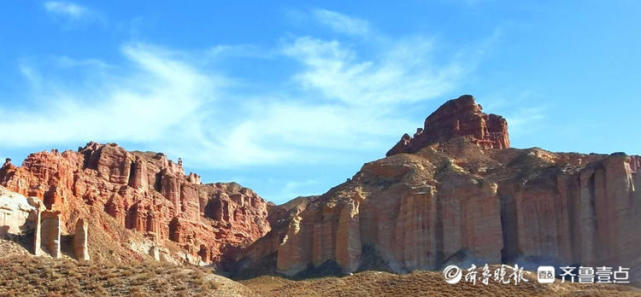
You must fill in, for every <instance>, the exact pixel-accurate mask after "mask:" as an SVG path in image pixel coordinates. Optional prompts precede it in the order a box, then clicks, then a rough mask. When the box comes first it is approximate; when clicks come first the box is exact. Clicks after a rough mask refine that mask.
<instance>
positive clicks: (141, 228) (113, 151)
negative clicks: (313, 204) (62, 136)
mask: <svg viewBox="0 0 641 297" xmlns="http://www.w3.org/2000/svg"><path fill="white" fill-rule="evenodd" d="M0 184H1V185H3V186H5V187H7V188H8V189H9V190H12V191H15V192H17V193H20V194H22V195H25V196H35V197H38V198H40V199H42V201H43V202H44V204H45V206H46V207H47V208H48V209H53V210H57V211H60V213H61V214H60V216H61V221H62V226H61V228H62V230H63V232H64V233H73V230H74V229H75V227H76V223H77V221H78V220H79V218H88V219H89V220H90V222H89V224H90V225H91V226H96V228H99V229H100V228H101V227H102V228H101V229H102V231H104V232H105V233H106V234H108V235H109V236H111V237H113V241H114V242H115V243H116V244H117V245H126V242H127V241H130V240H133V239H132V238H134V237H135V236H134V237H131V236H128V235H126V234H129V233H127V232H124V230H131V231H134V232H133V233H135V234H139V235H143V236H144V237H145V238H147V239H146V240H148V241H151V242H153V244H154V245H157V246H168V247H177V248H178V250H177V252H181V253H183V254H185V255H190V256H193V257H194V258H195V259H198V258H201V256H203V255H204V256H203V257H202V258H201V260H202V261H204V262H208V263H211V262H217V261H219V260H220V257H221V252H222V250H223V248H224V247H225V246H228V245H231V246H244V245H246V244H249V243H251V242H253V241H255V240H256V239H258V238H259V237H261V236H262V235H264V234H265V233H266V232H268V231H269V230H270V226H269V223H268V222H267V203H266V202H265V201H264V200H263V199H262V198H260V197H259V196H258V195H257V194H256V193H254V192H253V191H251V190H250V189H247V188H244V187H241V186H240V185H238V184H235V183H227V184H225V183H216V184H201V182H200V177H199V176H198V175H196V174H193V173H190V174H189V175H185V174H184V171H183V168H182V164H181V161H179V162H178V163H174V162H172V161H171V160H168V159H167V157H166V156H165V155H164V154H161V153H151V152H136V151H135V152H128V151H126V150H125V149H123V148H122V147H119V146H118V145H116V144H105V145H103V144H98V143H95V142H90V143H88V144H87V145H86V146H85V147H83V148H79V149H78V151H77V152H74V151H65V152H62V153H59V152H58V151H57V150H52V151H51V152H40V153H35V154H31V155H29V156H28V157H27V158H26V159H25V160H24V162H23V164H22V166H21V167H16V166H14V165H12V164H11V162H10V161H8V162H6V163H5V164H4V165H3V166H2V168H0ZM111 222H113V224H112V223H111ZM92 228H94V227H92ZM92 233H93V231H92ZM123 234H124V235H123ZM91 236H92V235H91V234H90V237H91ZM123 236H124V237H123ZM132 236H133V235H132ZM127 238H129V239H127ZM105 241H106V242H107V241H109V240H105ZM92 246H96V245H94V244H92ZM172 249H173V250H174V251H176V248H172Z"/></svg>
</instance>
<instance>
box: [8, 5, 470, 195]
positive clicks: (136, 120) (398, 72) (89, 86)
mask: <svg viewBox="0 0 641 297" xmlns="http://www.w3.org/2000/svg"><path fill="white" fill-rule="evenodd" d="M72 11H73V9H72ZM315 15H317V16H318V21H319V22H321V23H322V24H326V25H330V27H331V29H332V30H342V31H343V32H344V33H349V32H351V33H353V34H363V33H367V34H370V35H371V34H375V36H374V37H375V38H373V39H372V40H375V41H373V42H368V43H367V44H365V43H359V42H353V41H352V40H350V39H342V40H338V39H321V38H317V37H314V36H294V37H291V36H290V37H288V38H286V39H282V41H281V43H280V45H279V46H278V47H276V48H270V49H257V48H256V47H254V46H252V45H242V46H237V45H218V46H214V47H211V48H210V49H204V50H202V51H197V52H196V51H193V50H192V51H181V50H176V49H171V48H167V47H160V46H154V45H150V44H139V43H128V44H125V45H124V46H123V47H122V48H121V49H120V51H121V54H122V55H123V56H124V57H125V58H126V61H127V63H126V64H124V65H112V64H109V63H107V62H104V61H101V60H99V59H78V60H76V59H74V58H72V57H60V58H58V59H57V60H56V65H55V66H56V67H47V71H46V72H45V71H40V69H41V68H39V67H38V65H30V64H23V65H21V67H22V70H23V71H22V73H23V74H24V75H25V77H26V78H27V80H28V81H30V82H32V83H33V88H32V89H31V90H30V94H29V97H31V98H35V99H34V102H35V104H34V106H28V107H24V106H22V107H20V106H19V105H15V106H10V105H9V106H3V107H0V131H5V132H4V133H3V142H2V143H0V147H2V146H5V147H7V146H11V147H16V146H22V147H33V146H45V145H46V146H51V145H61V144H70V145H71V144H76V145H77V144H79V143H84V142H86V141H89V140H96V141H101V142H112V141H113V142H126V143H137V144H141V145H143V146H146V147H149V148H152V149H154V150H158V151H164V152H167V153H169V154H170V155H171V156H182V157H184V162H185V165H186V166H188V167H191V168H199V167H200V168H203V167H204V168H239V167H243V166H262V165H269V164H283V163H285V164H309V163H319V162H324V163H326V162H342V161H344V160H345V159H346V158H352V159H353V158H354V157H356V156H359V155H362V154H363V153H368V152H369V153H371V152H376V153H380V154H382V153H383V152H384V151H385V149H387V148H388V147H389V146H390V145H391V144H392V142H390V141H389V140H390V139H394V140H396V138H397V137H398V136H399V135H400V134H401V133H402V132H404V131H406V130H407V129H408V128H409V127H413V126H415V123H414V122H412V120H410V119H408V118H406V117H405V112H402V110H403V108H405V107H407V104H415V103H417V102H420V101H424V100H430V99H433V98H440V97H441V96H443V95H444V94H445V93H447V92H449V91H451V90H452V89H453V88H454V87H455V86H456V85H458V83H459V82H460V80H461V79H462V78H463V77H464V76H465V73H466V72H465V71H463V67H461V65H462V63H463V62H462V61H460V55H458V53H452V55H451V56H447V55H445V56H443V55H441V56H439V57H438V62H435V61H436V60H437V59H436V57H435V56H434V55H435V54H434V48H436V47H438V44H436V42H435V41H434V40H432V39H430V38H428V37H421V36H405V37H398V38H397V37H389V36H385V35H382V34H380V33H374V31H373V30H372V29H371V28H370V26H369V24H367V22H365V21H362V20H358V19H354V18H350V17H348V16H345V15H342V14H339V13H335V12H331V11H327V10H317V11H315ZM350 30H351V31H350ZM349 36H351V35H348V37H347V38H351V37H349ZM364 47H367V50H364ZM239 48H242V49H244V51H241V53H244V54H246V55H247V56H250V57H247V58H248V59H251V58H254V59H255V58H257V55H256V53H260V52H261V51H264V52H268V53H269V55H263V56H260V55H258V56H260V57H258V58H260V59H275V60H276V61H272V63H288V64H294V65H296V66H297V67H296V69H295V70H293V71H291V73H289V74H288V76H289V80H287V81H286V82H284V83H282V84H280V85H277V86H267V87H265V88H248V89H249V90H251V91H246V92H243V93H242V95H240V94H238V93H236V92H234V90H237V89H238V87H239V86H240V87H242V86H243V84H252V83H253V82H247V79H246V78H243V77H241V78H237V77H232V76H231V75H230V74H225V73H227V72H225V69H218V68H215V67H212V66H211V65H203V61H209V60H212V59H213V60H215V59H218V58H224V57H228V55H230V52H234V53H235V55H238V51H237V50H236V49H239ZM365 52H367V53H368V54H364V53H365ZM235 58H242V55H241V57H238V56H236V57H235ZM278 59H280V60H278ZM281 60H282V61H281ZM214 64H215V65H217V64H216V63H214ZM48 66H49V65H48ZM42 68H44V67H42ZM62 68H64V71H62V70H61V69H62ZM74 68H77V69H78V72H81V71H84V72H82V73H83V74H84V75H82V77H83V78H82V79H81V80H74V81H73V82H70V81H69V79H68V78H67V77H66V76H65V75H64V74H63V73H69V72H70V71H72V70H73V69H74ZM83 69H84V70H83ZM254 79H255V78H254ZM258 85H260V82H259V83H258ZM232 87H233V88H232ZM274 89H277V90H274ZM295 186H298V185H293V184H292V186H291V187H295ZM292 191H293V188H292Z"/></svg>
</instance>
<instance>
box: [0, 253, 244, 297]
mask: <svg viewBox="0 0 641 297" xmlns="http://www.w3.org/2000/svg"><path fill="white" fill-rule="evenodd" d="M254 295H255V294H254V293H253V292H252V291H251V290H249V289H247V288H246V287H244V286H242V285H240V284H238V283H236V282H233V281H231V280H229V279H226V278H224V277H220V276H217V275H214V274H212V273H211V272H207V271H206V270H204V269H199V268H185V267H181V266H174V265H168V264H160V263H157V262H145V263H142V264H134V265H132V264H127V265H116V264H108V263H92V262H89V263H78V262H76V261H73V260H68V259H60V260H54V259H51V258H46V257H30V256H22V257H18V256H14V257H4V258H2V259H0V296H254Z"/></svg>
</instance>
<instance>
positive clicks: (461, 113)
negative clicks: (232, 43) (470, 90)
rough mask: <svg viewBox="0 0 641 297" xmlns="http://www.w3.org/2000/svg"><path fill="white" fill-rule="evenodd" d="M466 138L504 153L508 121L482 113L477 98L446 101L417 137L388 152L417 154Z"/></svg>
mask: <svg viewBox="0 0 641 297" xmlns="http://www.w3.org/2000/svg"><path fill="white" fill-rule="evenodd" d="M461 136H465V137H468V138H469V139H470V141H471V142H472V143H475V144H477V145H479V146H481V147H483V148H496V149H504V148H509V147H510V139H509V135H508V131H507V121H506V120H505V119H504V118H503V117H501V116H497V115H495V114H485V113H483V108H482V107H481V105H479V104H476V102H474V97H472V96H470V95H463V96H461V97H459V98H457V99H452V100H450V101H447V102H446V103H445V104H443V105H442V106H441V107H439V108H438V109H437V110H436V111H435V112H433V113H432V114H431V115H430V116H428V117H427V119H425V125H424V126H423V128H418V129H417V130H416V133H415V134H414V137H410V136H409V135H408V134H404V135H403V137H401V140H400V141H399V142H398V143H397V144H396V145H394V147H392V149H390V150H389V151H388V152H387V156H391V155H394V154H398V153H415V152H417V151H419V150H420V149H422V148H424V147H426V146H428V145H430V144H434V143H438V142H444V141H447V140H449V139H452V138H454V137H461Z"/></svg>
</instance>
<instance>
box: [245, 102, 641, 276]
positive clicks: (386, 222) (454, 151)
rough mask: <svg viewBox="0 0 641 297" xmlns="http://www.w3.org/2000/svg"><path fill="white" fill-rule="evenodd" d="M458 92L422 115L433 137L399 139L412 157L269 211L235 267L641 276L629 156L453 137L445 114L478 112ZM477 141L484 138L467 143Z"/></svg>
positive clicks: (635, 167) (635, 184)
mask: <svg viewBox="0 0 641 297" xmlns="http://www.w3.org/2000/svg"><path fill="white" fill-rule="evenodd" d="M470 100H471V98H468V99H466V98H465V97H462V99H461V98H459V99H457V100H455V101H449V102H448V103H446V104H445V105H444V107H441V108H440V109H439V111H437V112H436V113H434V114H439V113H442V110H443V109H445V110H449V109H450V108H452V107H451V105H452V104H455V105H458V106H459V107H457V108H455V109H454V110H459V111H460V112H462V113H463V115H458V114H452V113H443V114H444V115H447V116H446V117H445V118H446V119H445V120H443V119H442V117H443V116H440V115H439V116H437V117H434V114H432V116H430V118H428V121H426V122H429V124H428V125H427V127H435V126H442V127H443V128H442V129H445V132H438V131H432V132H429V134H428V135H436V136H431V137H430V139H433V140H435V141H437V142H435V143H431V142H432V141H431V140H430V141H427V142H425V143H427V144H426V145H424V146H423V145H421V146H416V147H413V145H414V144H416V143H418V142H413V143H414V144H411V145H409V146H405V148H408V149H409V148H412V149H410V151H412V150H414V149H417V150H416V151H415V152H414V153H413V154H391V156H389V157H387V158H384V159H381V160H377V161H374V162H370V163H366V164H365V165H363V167H362V169H361V170H360V171H359V172H358V173H357V174H356V175H354V177H353V178H352V179H350V180H348V181H347V182H345V183H343V184H341V185H339V186H337V187H335V188H333V189H331V190H330V191H329V192H327V193H325V194H324V195H322V196H320V197H318V198H314V199H309V200H307V201H306V202H305V203H302V204H301V203H298V205H303V206H304V207H297V208H285V209H281V211H285V212H286V214H285V215H282V216H281V217H282V218H286V220H287V221H288V223H281V224H280V225H278V226H275V227H274V229H273V230H272V231H271V232H270V233H268V234H267V235H266V236H265V237H264V238H262V239H260V240H258V241H257V242H256V243H254V244H253V245H252V246H250V247H249V248H247V249H246V250H245V251H243V252H242V253H240V254H239V255H238V257H237V260H239V261H240V262H239V263H243V265H244V267H249V269H251V267H252V265H265V263H269V262H267V261H265V260H264V259H265V258H266V257H269V256H270V255H274V254H275V255H276V261H275V264H276V265H274V269H275V270H276V271H277V272H280V273H284V274H288V275H294V274H297V273H300V272H303V271H306V270H307V269H308V268H310V267H322V266H323V264H325V263H328V262H330V263H335V264H337V265H338V266H339V267H340V268H341V269H342V270H343V272H352V271H355V270H357V269H371V268H377V269H388V270H392V271H396V272H408V271H411V270H414V269H439V268H441V267H442V266H444V265H447V264H460V265H469V264H471V263H475V264H477V265H479V264H481V265H483V264H485V263H501V262H503V263H514V262H517V263H519V264H520V265H522V266H523V265H524V266H526V268H528V269H532V268H534V269H536V267H537V265H542V264H546V265H571V264H580V265H585V266H609V267H612V266H615V267H616V266H619V265H621V266H623V267H630V268H632V271H631V272H630V276H631V278H632V279H633V280H634V281H636V282H637V283H639V282H641V251H639V249H638V244H639V243H641V229H639V228H638V226H639V225H640V224H641V190H640V189H641V188H640V187H641V174H640V173H639V169H641V168H640V166H639V160H640V159H639V157H638V156H626V155H625V154H622V153H617V154H612V155H599V154H589V155H588V154H576V153H552V152H547V151H544V150H541V149H538V148H533V149H512V148H506V147H507V146H508V144H509V141H508V140H507V138H505V139H504V138H503V137H507V132H506V131H505V133H503V132H501V131H503V130H504V128H500V129H498V130H492V131H498V132H501V133H500V134H497V137H496V138H487V137H485V138H483V137H480V136H483V135H477V137H469V136H470V133H471V132H470V133H467V132H465V133H462V135H460V136H459V137H453V136H452V134H451V133H450V132H451V131H452V130H451V129H450V128H452V127H453V126H451V125H450V124H451V123H452V121H449V120H447V119H452V118H454V119H457V118H458V119H463V118H469V115H470V112H469V111H470V109H468V108H467V107H466V108H463V107H465V106H468V107H469V106H471V107H472V109H471V110H473V111H475V112H473V113H471V114H472V115H478V117H473V118H475V121H476V122H477V123H482V122H483V121H487V120H489V116H488V117H486V116H484V115H482V114H479V113H477V112H478V111H480V107H475V106H476V105H474V104H473V101H470ZM453 102H454V103H453ZM435 119H439V121H442V123H440V124H439V123H438V122H435V121H436V120H435ZM483 125H485V126H487V125H488V124H487V123H486V124H481V125H479V126H478V127H483ZM502 125H503V124H500V125H498V126H502ZM461 127H467V128H465V129H463V128H461ZM469 127H470V126H469V125H468V124H461V123H460V122H459V128H460V129H459V130H460V131H471V130H474V129H476V128H474V129H471V128H469ZM470 129H471V130H470ZM505 129H506V127H505ZM488 130H490V129H489V128H488ZM448 131H449V132H448ZM474 131H477V132H478V131H481V132H482V129H481V130H474ZM481 132H479V133H481ZM498 132H497V133H498ZM424 133H425V132H424ZM475 133H476V132H475ZM472 134H474V133H472ZM485 135H486V136H487V135H488V134H485ZM489 135H492V134H489ZM501 135H504V136H501ZM417 137H419V136H417ZM417 137H415V138H414V140H416V139H418V138H417ZM452 137H453V138H452ZM483 139H486V140H492V141H493V142H491V143H489V142H488V143H489V144H488V145H479V144H482V143H483V142H479V140H483ZM410 142H411V141H410ZM411 143H412V142H411ZM429 143H431V144H429ZM497 148H501V149H497ZM252 263H255V264H252ZM466 267H467V266H466Z"/></svg>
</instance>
